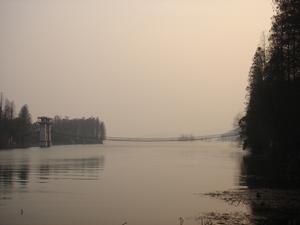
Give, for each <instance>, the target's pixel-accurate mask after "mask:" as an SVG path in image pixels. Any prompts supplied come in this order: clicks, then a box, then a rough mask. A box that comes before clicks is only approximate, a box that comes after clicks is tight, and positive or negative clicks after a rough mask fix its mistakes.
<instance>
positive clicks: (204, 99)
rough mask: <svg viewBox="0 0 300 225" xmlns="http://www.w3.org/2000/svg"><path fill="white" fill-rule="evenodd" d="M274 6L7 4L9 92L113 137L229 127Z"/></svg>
mask: <svg viewBox="0 0 300 225" xmlns="http://www.w3.org/2000/svg"><path fill="white" fill-rule="evenodd" d="M271 2H272V1H271V0H0V91H2V92H4V94H5V96H6V97H8V98H10V99H11V100H14V101H15V103H16V106H17V109H19V108H20V106H21V105H22V104H25V103H27V104H28V105H29V107H30V111H31V113H32V116H33V119H34V120H35V119H36V117H37V116H40V115H45V116H54V115H61V116H65V115H68V116H69V117H83V116H85V117H88V116H99V117H100V118H101V119H102V120H104V122H105V124H106V127H107V132H108V135H109V136H172V135H180V134H191V133H193V134H195V135H196V134H210V133H220V132H223V131H227V130H230V129H231V128H232V123H233V118H234V117H235V116H236V114H238V113H239V112H242V111H243V110H244V101H245V95H246V91H245V88H246V86H247V79H248V77H247V76H248V71H249V67H250V65H251V60H252V56H253V54H254V51H255V49H256V47H257V45H258V43H259V39H260V36H261V33H262V32H263V31H268V30H269V28H270V21H271V20H270V17H271V16H272V14H273V11H272V3H271Z"/></svg>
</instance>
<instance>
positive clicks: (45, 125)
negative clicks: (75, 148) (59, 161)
mask: <svg viewBox="0 0 300 225" xmlns="http://www.w3.org/2000/svg"><path fill="white" fill-rule="evenodd" d="M38 119H39V121H38V123H39V125H40V147H41V148H47V147H50V146H51V145H52V138H51V126H52V119H51V118H49V117H45V116H42V117H39V118H38Z"/></svg>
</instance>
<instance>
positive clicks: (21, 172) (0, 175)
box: [0, 164, 29, 189]
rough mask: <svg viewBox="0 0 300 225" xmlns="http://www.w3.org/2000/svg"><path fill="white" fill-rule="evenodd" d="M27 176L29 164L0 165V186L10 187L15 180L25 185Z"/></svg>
mask: <svg viewBox="0 0 300 225" xmlns="http://www.w3.org/2000/svg"><path fill="white" fill-rule="evenodd" d="M28 178H29V166H28V165H27V164H22V165H11V164H3V165H0V188H3V189H10V188H12V187H13V184H14V183H15V182H18V183H20V184H21V185H26V184H27V182H28Z"/></svg>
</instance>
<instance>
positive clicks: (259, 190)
mask: <svg viewBox="0 0 300 225" xmlns="http://www.w3.org/2000/svg"><path fill="white" fill-rule="evenodd" d="M299 175H300V166H299V164H298V163H297V160H292V159H289V160H288V161H287V160H282V159H278V158H271V157H265V156H253V155H246V156H245V157H244V158H243V160H242V163H241V176H240V177H241V179H240V183H241V185H245V186H247V187H248V188H249V191H248V192H247V195H248V197H247V198H248V199H250V203H249V204H250V208H251V210H252V213H253V216H254V217H260V216H262V217H264V218H265V219H264V224H275V225H277V224H278V225H279V224H280V225H285V224H298V223H299V222H300V219H299V216H298V215H300V213H299V212H300V193H299V188H300V179H299V177H300V176H299ZM294 222H295V223H294ZM297 222H298V223H297ZM256 224H257V225H258V224H262V223H261V220H260V221H259V222H257V223H256Z"/></svg>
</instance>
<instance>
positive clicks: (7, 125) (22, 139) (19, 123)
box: [0, 93, 32, 149]
mask: <svg viewBox="0 0 300 225" xmlns="http://www.w3.org/2000/svg"><path fill="white" fill-rule="evenodd" d="M31 134H32V124H31V115H30V113H29V110H28V106H27V105H24V106H23V107H22V108H21V110H20V112H19V115H18V117H15V105H14V102H13V101H9V100H8V99H6V100H5V104H4V107H3V94H2V93H1V96H0V149H1V148H16V147H29V146H30V145H31V142H32V138H31V136H32V135H31Z"/></svg>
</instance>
